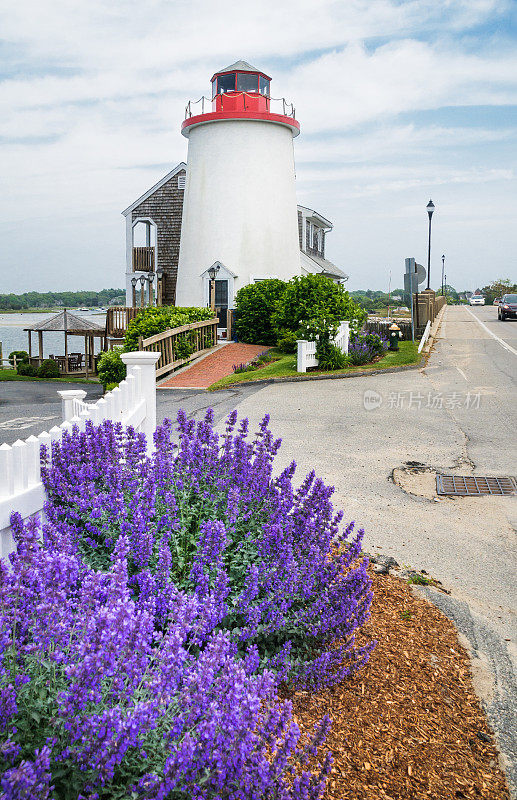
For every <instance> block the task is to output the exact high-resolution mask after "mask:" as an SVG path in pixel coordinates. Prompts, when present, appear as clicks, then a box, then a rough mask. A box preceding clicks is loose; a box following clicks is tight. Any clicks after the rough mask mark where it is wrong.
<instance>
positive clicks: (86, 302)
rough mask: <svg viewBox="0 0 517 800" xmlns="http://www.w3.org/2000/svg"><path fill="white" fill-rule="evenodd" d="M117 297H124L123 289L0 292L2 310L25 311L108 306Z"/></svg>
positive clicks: (0, 307) (0, 308)
mask: <svg viewBox="0 0 517 800" xmlns="http://www.w3.org/2000/svg"><path fill="white" fill-rule="evenodd" d="M115 297H121V298H123V302H125V292H124V290H123V289H102V291H100V292H92V291H88V292H24V293H23V294H0V310H4V311H23V310H24V309H26V308H78V307H80V306H88V307H97V306H107V305H109V303H110V301H111V300H113V299H114V298H115Z"/></svg>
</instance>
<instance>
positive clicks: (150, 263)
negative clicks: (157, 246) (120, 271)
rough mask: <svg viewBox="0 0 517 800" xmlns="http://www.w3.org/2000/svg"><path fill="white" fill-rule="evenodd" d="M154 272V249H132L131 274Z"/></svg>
mask: <svg viewBox="0 0 517 800" xmlns="http://www.w3.org/2000/svg"><path fill="white" fill-rule="evenodd" d="M138 270H143V271H149V270H150V271H151V272H154V247H133V272H135V271H138Z"/></svg>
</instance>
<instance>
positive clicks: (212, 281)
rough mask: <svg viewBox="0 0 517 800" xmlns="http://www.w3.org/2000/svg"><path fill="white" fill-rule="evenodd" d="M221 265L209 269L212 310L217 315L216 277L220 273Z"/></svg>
mask: <svg viewBox="0 0 517 800" xmlns="http://www.w3.org/2000/svg"><path fill="white" fill-rule="evenodd" d="M219 269H220V268H219V265H218V266H216V265H215V264H213V265H212V266H211V267H210V268H209V269H208V277H209V278H210V308H211V309H212V311H213V312H214V314H215V276H216V275H217V273H218V272H219Z"/></svg>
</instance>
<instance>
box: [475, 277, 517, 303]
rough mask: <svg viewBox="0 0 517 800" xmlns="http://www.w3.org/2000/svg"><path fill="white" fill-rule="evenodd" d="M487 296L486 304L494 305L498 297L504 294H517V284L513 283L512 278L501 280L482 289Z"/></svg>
mask: <svg viewBox="0 0 517 800" xmlns="http://www.w3.org/2000/svg"><path fill="white" fill-rule="evenodd" d="M482 292H483V294H484V295H485V302H486V303H488V304H489V305H492V304H493V302H494V300H495V298H496V297H501V296H502V295H503V294H517V283H512V282H511V280H510V278H499V279H498V280H497V281H493V282H492V283H491V284H489V285H488V286H484V287H483V289H482Z"/></svg>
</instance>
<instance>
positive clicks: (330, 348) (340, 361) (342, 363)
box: [318, 342, 348, 370]
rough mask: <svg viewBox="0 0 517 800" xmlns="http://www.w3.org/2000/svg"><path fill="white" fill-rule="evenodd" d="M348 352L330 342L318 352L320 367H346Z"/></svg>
mask: <svg viewBox="0 0 517 800" xmlns="http://www.w3.org/2000/svg"><path fill="white" fill-rule="evenodd" d="M347 363H348V361H347V357H346V354H345V353H343V351H342V350H340V349H339V347H337V346H336V345H335V344H331V343H330V342H328V343H327V344H326V346H325V347H323V348H321V349H320V352H319V353H318V369H322V370H334V369H344V368H345V367H346V365H347Z"/></svg>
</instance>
